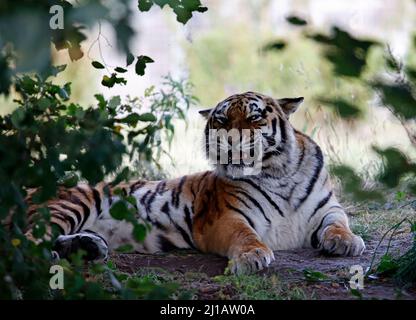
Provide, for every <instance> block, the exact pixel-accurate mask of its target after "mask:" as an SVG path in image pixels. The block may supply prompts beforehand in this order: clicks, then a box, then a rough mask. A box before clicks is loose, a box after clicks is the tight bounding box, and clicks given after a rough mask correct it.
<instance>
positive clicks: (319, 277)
mask: <svg viewBox="0 0 416 320" xmlns="http://www.w3.org/2000/svg"><path fill="white" fill-rule="evenodd" d="M303 275H304V276H305V279H306V280H308V281H311V282H319V281H323V280H327V279H328V276H327V275H326V274H323V273H322V272H319V271H314V270H312V269H309V268H307V269H304V270H303Z"/></svg>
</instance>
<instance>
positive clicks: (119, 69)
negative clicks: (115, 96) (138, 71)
mask: <svg viewBox="0 0 416 320" xmlns="http://www.w3.org/2000/svg"><path fill="white" fill-rule="evenodd" d="M114 71H116V72H119V73H125V72H127V69H124V68H121V67H117V68H115V69H114Z"/></svg>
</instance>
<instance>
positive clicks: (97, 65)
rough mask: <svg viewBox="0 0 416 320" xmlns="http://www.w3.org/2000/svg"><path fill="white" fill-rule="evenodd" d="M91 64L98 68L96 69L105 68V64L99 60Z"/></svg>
mask: <svg viewBox="0 0 416 320" xmlns="http://www.w3.org/2000/svg"><path fill="white" fill-rule="evenodd" d="M91 64H92V66H93V67H94V68H96V69H104V68H105V67H104V65H103V64H101V63H100V62H98V61H93V62H91Z"/></svg>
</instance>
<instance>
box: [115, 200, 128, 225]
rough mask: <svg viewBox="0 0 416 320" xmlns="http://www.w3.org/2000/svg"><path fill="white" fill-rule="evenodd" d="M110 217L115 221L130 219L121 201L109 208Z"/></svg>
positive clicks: (123, 202) (125, 206) (125, 205)
mask: <svg viewBox="0 0 416 320" xmlns="http://www.w3.org/2000/svg"><path fill="white" fill-rule="evenodd" d="M110 215H111V216H112V217H113V218H114V219H116V220H123V219H125V220H127V219H128V218H129V217H130V211H129V208H128V207H127V204H126V202H125V201H123V200H119V201H117V202H116V203H114V204H113V205H112V207H111V208H110Z"/></svg>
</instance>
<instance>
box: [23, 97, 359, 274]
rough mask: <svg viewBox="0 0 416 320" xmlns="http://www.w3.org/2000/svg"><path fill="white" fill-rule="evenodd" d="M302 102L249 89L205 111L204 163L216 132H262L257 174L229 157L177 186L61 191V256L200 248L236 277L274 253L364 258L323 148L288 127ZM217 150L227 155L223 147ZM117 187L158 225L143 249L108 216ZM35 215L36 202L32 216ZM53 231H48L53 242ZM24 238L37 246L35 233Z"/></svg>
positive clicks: (56, 218) (57, 247) (138, 182)
mask: <svg viewBox="0 0 416 320" xmlns="http://www.w3.org/2000/svg"><path fill="white" fill-rule="evenodd" d="M303 100H304V98H303V97H299V98H283V99H276V98H272V97H270V96H267V95H264V94H260V93H256V92H252V91H249V92H245V93H240V94H234V95H232V96H230V97H228V98H226V99H225V100H223V101H221V102H220V103H218V104H217V105H216V106H215V107H213V108H210V109H205V110H200V111H199V113H200V114H201V115H202V116H203V117H204V118H205V119H206V125H205V129H204V138H205V139H204V141H205V151H206V155H207V157H209V153H210V151H209V150H208V149H209V147H210V146H211V145H212V144H214V142H218V136H217V137H213V136H212V135H211V134H210V131H212V130H214V131H215V130H225V131H226V132H229V131H230V130H233V129H234V130H235V131H237V132H240V133H241V132H243V131H244V132H246V133H245V134H246V135H247V137H248V138H253V132H258V133H259V134H258V135H257V138H256V139H257V140H256V141H255V143H252V144H257V145H260V146H261V149H262V152H261V154H260V157H259V158H260V161H258V163H260V165H259V166H258V168H259V170H257V171H256V172H254V173H252V174H250V173H247V169H248V168H250V167H251V168H253V163H247V161H246V162H244V161H240V162H238V161H234V160H236V159H234V157H233V156H232V157H231V158H230V157H229V153H227V151H223V152H226V153H225V155H226V158H227V159H228V160H232V161H231V163H230V161H228V162H225V163H223V162H224V161H223V162H220V161H219V158H218V157H217V158H216V157H213V159H214V160H213V161H212V162H213V168H212V170H210V171H204V172H200V173H194V174H190V175H185V176H182V177H179V178H175V179H165V180H160V181H146V180H144V179H134V180H132V181H129V182H122V183H120V184H118V185H114V186H113V185H111V184H110V183H105V182H102V183H99V184H97V185H95V186H91V185H89V184H88V183H79V184H78V185H76V186H75V187H72V188H64V187H59V188H58V191H57V195H56V197H55V198H53V199H52V200H49V201H48V202H47V204H46V205H47V208H48V209H49V211H50V216H51V225H55V226H56V227H57V229H58V230H59V236H58V237H57V238H56V240H55V242H54V248H53V250H54V252H55V253H56V254H57V256H58V257H59V258H65V257H69V256H70V254H72V253H74V252H75V251H77V250H79V249H83V250H84V251H86V252H87V255H86V259H87V260H99V259H107V257H108V256H109V253H110V252H113V251H114V250H116V249H117V248H119V247H121V246H123V245H129V246H131V247H132V248H133V250H134V252H137V253H142V254H158V253H161V252H170V251H172V250H177V249H193V250H196V251H199V252H202V253H211V254H216V255H220V256H224V257H226V258H228V261H229V269H230V271H231V272H232V273H234V274H250V273H255V272H257V271H259V270H262V269H264V268H267V267H268V266H269V265H270V264H271V263H272V261H274V260H275V257H274V253H273V251H276V250H293V249H298V248H310V249H312V250H319V251H320V252H322V253H324V254H329V255H336V256H359V255H361V254H362V253H363V251H364V250H365V244H364V241H363V239H362V238H361V237H360V236H358V235H355V234H354V233H353V232H352V231H351V229H350V227H349V221H348V216H347V214H346V212H345V210H344V209H343V207H342V206H341V205H340V203H339V202H338V200H337V198H336V196H335V194H334V190H333V187H332V185H331V182H330V177H329V173H328V171H327V170H326V168H325V166H324V156H323V153H322V151H321V148H320V147H319V146H318V144H317V143H315V142H314V141H313V140H312V139H311V138H310V137H309V136H307V135H306V134H304V133H302V132H301V131H299V130H297V129H295V128H294V127H293V126H292V125H291V123H290V117H291V115H292V114H293V113H294V112H295V111H296V110H297V109H298V107H299V105H300V104H301V103H302V102H303ZM243 135H244V134H242V136H243ZM214 140H215V141H214ZM229 140H230V139H223V140H221V141H223V142H224V141H225V144H227V142H228V143H230V141H229ZM231 140H232V139H231ZM221 141H220V142H221ZM231 142H232V141H231ZM219 145H220V147H219V149H220V151H219V152H221V150H223V149H224V145H221V143H219ZM249 145H250V143H249ZM249 149H250V148H249ZM214 150H215V148H214ZM227 156H228V157H227ZM215 160H217V161H216V162H215ZM237 160H238V159H237ZM240 160H241V159H240ZM116 189H118V190H119V191H120V190H121V192H122V193H123V194H124V195H126V196H132V197H134V198H135V199H136V201H135V204H134V205H133V204H132V206H134V212H135V214H136V218H137V219H138V221H139V222H140V223H144V224H147V225H150V226H151V228H150V230H149V231H148V233H147V235H146V237H145V239H144V241H142V242H138V241H136V240H135V238H134V237H133V236H132V229H133V226H132V224H131V223H130V222H128V221H124V220H116V219H114V218H113V217H112V215H111V214H110V208H111V207H112V205H113V204H114V203H116V202H117V201H119V200H120V197H121V196H120V193H117V192H115V190H116ZM29 198H30V196H29ZM37 209H38V205H33V204H31V205H30V206H29V211H28V212H29V216H30V215H31V214H32V215H33V214H34V213H35V212H36V210H37ZM51 230H52V228H51V226H49V227H48V229H47V233H48V234H49V236H51V234H52V231H51ZM27 235H28V237H32V238H33V235H32V231H31V230H30V229H29V230H28V232H27Z"/></svg>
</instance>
